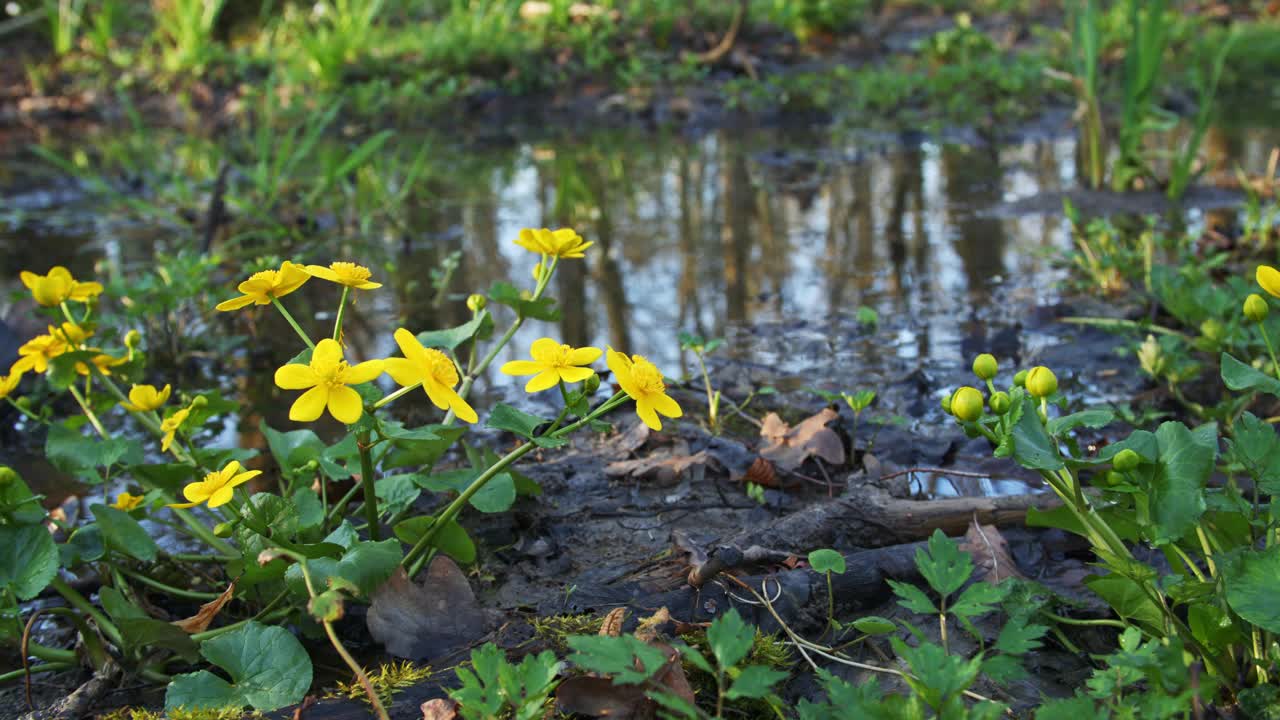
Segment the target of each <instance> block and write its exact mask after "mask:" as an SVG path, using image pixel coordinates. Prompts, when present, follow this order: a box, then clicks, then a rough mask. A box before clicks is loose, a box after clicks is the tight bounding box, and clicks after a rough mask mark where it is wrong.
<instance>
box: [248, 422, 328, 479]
mask: <svg viewBox="0 0 1280 720" xmlns="http://www.w3.org/2000/svg"><path fill="white" fill-rule="evenodd" d="M258 427H259V429H261V430H262V434H263V435H266V437H267V447H268V448H270V450H271V455H272V456H273V457H275V459H276V463H278V464H279V465H280V469H281V470H282V471H284V474H285V475H286V477H287V476H289V475H292V474H293V473H294V472H296V471H297V470H298V468H300V467H302V466H303V465H306V464H307V462H308V461H310V460H313V459H314V460H317V461H318V460H319V457H320V455H321V454H322V453H323V452H324V451H325V444H324V441H322V440H321V439H320V438H319V436H317V435H316V434H315V433H314V432H312V431H311V430H307V429H303V430H292V431H290V432H280V431H278V430H274V429H272V428H271V426H269V425H267V421H266V420H263V421H262V422H260V423H259V424H258Z"/></svg>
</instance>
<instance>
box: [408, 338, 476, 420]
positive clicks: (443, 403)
mask: <svg viewBox="0 0 1280 720" xmlns="http://www.w3.org/2000/svg"><path fill="white" fill-rule="evenodd" d="M395 338H396V344H397V345H399V346H400V351H401V352H403V353H404V357H402V358H387V360H386V365H387V374H388V375H390V376H391V379H392V380H395V381H396V383H398V384H400V385H402V386H404V387H413V386H414V385H417V384H418V383H422V389H423V390H425V391H426V392H427V397H429V398H431V402H432V404H433V405H435V406H436V407H438V408H440V409H441V410H444V409H446V408H448V409H451V410H453V414H454V415H457V416H458V417H459V418H460V419H462V420H465V421H466V422H469V423H474V422H477V421H478V420H479V419H480V417H479V416H478V415H476V411H475V410H474V409H473V408H472V407H471V406H470V405H468V404H467V401H466V400H463V399H462V396H461V395H459V394H458V393H457V392H456V391H455V390H454V389H453V388H454V386H456V385H457V384H458V368H457V367H456V366H455V365H454V364H453V361H452V360H450V359H449V356H448V355H445V354H444V353H442V352H440V351H439V350H436V349H435V348H425V347H422V343H420V342H418V338H416V337H414V336H413V333H411V332H409V331H408V330H405V329H404V328H400V329H399V330H396V334H395Z"/></svg>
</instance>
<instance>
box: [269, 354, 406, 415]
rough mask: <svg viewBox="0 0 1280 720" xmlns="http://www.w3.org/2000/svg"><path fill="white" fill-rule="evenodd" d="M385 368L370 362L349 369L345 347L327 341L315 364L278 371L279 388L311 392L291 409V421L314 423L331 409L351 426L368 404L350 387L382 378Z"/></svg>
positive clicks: (294, 364) (375, 362) (314, 355)
mask: <svg viewBox="0 0 1280 720" xmlns="http://www.w3.org/2000/svg"><path fill="white" fill-rule="evenodd" d="M382 364H383V362H382V361H381V360H369V361H368V362H362V363H360V364H359V365H348V364H347V361H346V360H343V358H342V346H341V345H339V344H338V343H337V341H335V340H332V339H330V338H325V339H324V340H321V341H320V343H319V344H318V345H316V349H315V350H314V351H313V352H312V353H311V364H309V365H302V364H300V363H293V364H290V365H285V366H283V367H281V368H280V369H278V370H276V385H277V386H279V387H281V388H283V389H285V390H303V389H307V388H310V389H309V390H307V391H306V392H304V393H302V396H301V397H299V398H298V399H297V400H296V401H294V403H293V407H291V408H289V419H290V420H295V421H297V422H311V421H312V420H315V419H317V418H319V417H320V415H321V414H322V413H323V412H324V409H325V407H328V408H329V414H330V415H332V416H334V417H335V418H337V419H338V420H339V421H340V422H344V423H346V424H347V425H350V424H351V423H354V422H355V421H357V420H359V419H360V416H361V415H362V414H364V403H363V402H361V400H360V394H359V393H357V392H356V391H355V390H352V389H351V388H349V387H347V386H348V385H359V384H360V383H367V382H369V381H370V380H373V379H374V378H376V377H378V376H379V375H381V374H382Z"/></svg>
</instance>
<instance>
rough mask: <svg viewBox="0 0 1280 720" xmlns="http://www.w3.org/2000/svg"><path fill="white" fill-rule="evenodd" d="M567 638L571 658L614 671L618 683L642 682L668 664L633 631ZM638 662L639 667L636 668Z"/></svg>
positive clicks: (595, 669) (587, 667) (580, 663)
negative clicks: (631, 633)
mask: <svg viewBox="0 0 1280 720" xmlns="http://www.w3.org/2000/svg"><path fill="white" fill-rule="evenodd" d="M731 612H732V611H731ZM565 641H566V642H567V643H568V645H569V647H570V648H571V649H572V650H573V651H574V652H573V654H572V655H570V656H569V661H570V662H572V663H573V664H575V665H577V666H578V667H580V668H583V669H584V670H589V671H591V672H597V673H603V674H606V675H611V676H613V681H614V682H615V683H617V684H619V685H635V684H639V683H642V682H644V681H645V680H648V679H649V678H650V677H652V676H653V674H654V673H656V672H658V670H660V669H662V667H663V666H665V665H666V664H667V657H666V655H664V654H663V653H662V651H661V650H659V649H658V648H655V647H653V646H652V645H649V644H648V643H646V642H643V641H641V640H638V639H636V638H635V637H634V636H631V635H621V636H619V637H610V636H608V635H572V636H570V637H568V638H566V640H565ZM637 663H638V664H639V666H640V668H641V669H640V670H636V665H637Z"/></svg>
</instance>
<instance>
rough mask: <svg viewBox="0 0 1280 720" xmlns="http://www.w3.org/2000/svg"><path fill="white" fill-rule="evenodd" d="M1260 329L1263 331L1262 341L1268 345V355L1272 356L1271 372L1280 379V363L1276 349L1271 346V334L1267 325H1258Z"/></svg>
mask: <svg viewBox="0 0 1280 720" xmlns="http://www.w3.org/2000/svg"><path fill="white" fill-rule="evenodd" d="M1258 329H1259V330H1261V331H1262V340H1263V342H1265V343H1266V344H1267V354H1268V355H1270V356H1271V371H1272V372H1274V373H1275V374H1276V377H1280V362H1276V349H1275V346H1273V345H1272V344H1271V334H1270V333H1268V332H1267V326H1266V323H1258Z"/></svg>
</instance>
